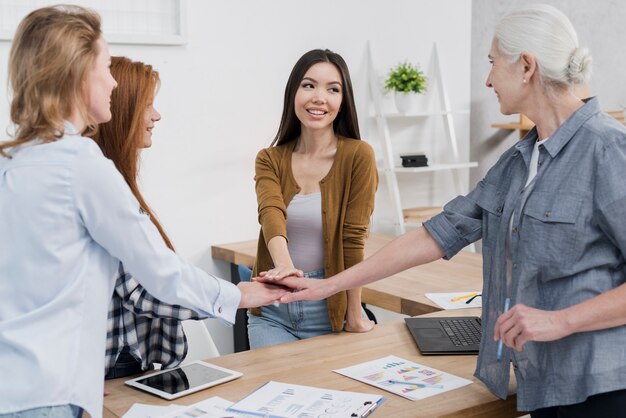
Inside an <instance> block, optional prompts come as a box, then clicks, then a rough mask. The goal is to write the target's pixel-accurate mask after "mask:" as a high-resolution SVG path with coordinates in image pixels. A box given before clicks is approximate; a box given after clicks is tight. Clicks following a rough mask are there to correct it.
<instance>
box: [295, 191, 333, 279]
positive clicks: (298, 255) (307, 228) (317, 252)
mask: <svg viewBox="0 0 626 418" xmlns="http://www.w3.org/2000/svg"><path fill="white" fill-rule="evenodd" d="M287 238H288V242H287V247H288V249H289V255H290V256H291V261H293V265H294V266H295V267H296V268H297V269H300V270H302V271H303V272H305V273H307V272H311V271H316V270H319V269H323V268H324V230H323V225H322V193H321V192H317V193H311V194H307V195H300V194H297V195H295V196H294V197H293V199H292V200H291V202H289V206H288V207H287Z"/></svg>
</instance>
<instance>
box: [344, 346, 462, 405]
mask: <svg viewBox="0 0 626 418" xmlns="http://www.w3.org/2000/svg"><path fill="white" fill-rule="evenodd" d="M334 371H335V372H337V373H339V374H342V375H344V376H348V377H351V378H352V379H356V380H358V381H360V382H363V383H367V384H370V385H372V386H376V387H378V388H381V389H384V390H386V391H389V392H392V393H395V394H396V395H400V396H403V397H405V398H407V399H411V400H414V401H417V400H420V399H424V398H428V397H429V396H434V395H439V394H440V393H444V392H447V391H449V390H452V389H456V388H460V387H463V386H465V385H469V384H470V383H472V382H471V381H470V380H467V379H463V378H462V377H458V376H454V375H452V374H449V373H444V372H442V371H440V370H437V369H433V368H432V367H428V366H423V365H421V364H417V363H413V362H411V361H408V360H404V359H401V358H400V357H396V356H387V357H383V358H381V359H378V360H373V361H368V362H366V363H361V364H357V365H355V366H352V367H346V368H345V369H339V370H334Z"/></svg>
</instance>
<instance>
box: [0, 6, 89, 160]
mask: <svg viewBox="0 0 626 418" xmlns="http://www.w3.org/2000/svg"><path fill="white" fill-rule="evenodd" d="M100 36H101V29H100V16H99V15H98V14H97V13H96V12H94V11H92V10H90V9H86V8H84V7H79V6H70V5H58V6H52V7H44V8H41V9H37V10H35V11H33V12H31V13H30V14H28V15H27V16H26V17H25V18H24V19H23V20H22V22H21V23H20V25H19V26H18V28H17V31H16V33H15V38H14V40H13V44H12V45H11V52H10V57H9V84H10V88H11V90H12V93H13V98H12V100H11V121H12V122H13V123H14V124H15V134H14V138H13V140H12V141H8V142H4V143H2V144H0V154H2V155H3V156H8V154H7V153H6V151H7V150H8V149H9V148H12V147H15V146H18V145H22V144H25V143H27V142H29V141H32V140H34V139H38V140H41V141H43V142H51V141H55V140H57V139H59V138H60V137H62V136H63V133H64V127H63V121H64V120H65V119H67V118H68V117H69V116H70V115H71V114H72V112H73V111H74V110H77V111H78V112H79V114H80V116H81V117H82V119H83V120H84V121H86V123H87V131H88V132H93V131H94V130H95V129H96V127H97V124H96V122H95V120H94V119H93V118H92V117H91V116H90V115H89V112H88V110H87V104H86V103H85V99H84V98H83V90H84V79H85V76H86V74H87V72H88V70H89V69H90V68H91V67H93V65H94V62H95V59H96V55H97V53H98V48H97V45H96V42H97V41H98V39H99V37H100Z"/></svg>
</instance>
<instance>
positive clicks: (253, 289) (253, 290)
mask: <svg viewBox="0 0 626 418" xmlns="http://www.w3.org/2000/svg"><path fill="white" fill-rule="evenodd" d="M237 287H238V288H239V291H241V300H240V301H239V308H256V307H259V306H265V305H270V304H272V303H274V302H277V301H279V300H280V298H281V297H282V296H285V295H287V294H288V293H289V292H290V291H291V290H290V289H286V288H285V287H283V286H275V285H272V284H267V283H256V282H239V283H238V284H237Z"/></svg>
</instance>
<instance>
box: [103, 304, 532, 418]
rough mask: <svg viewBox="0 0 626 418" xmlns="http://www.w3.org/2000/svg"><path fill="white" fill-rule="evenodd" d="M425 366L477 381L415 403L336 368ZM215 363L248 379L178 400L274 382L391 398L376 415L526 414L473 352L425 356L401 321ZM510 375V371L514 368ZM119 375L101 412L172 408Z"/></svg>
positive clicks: (454, 417) (110, 417)
mask: <svg viewBox="0 0 626 418" xmlns="http://www.w3.org/2000/svg"><path fill="white" fill-rule="evenodd" d="M479 314H480V310H479V309H467V310H461V311H458V310H455V311H443V312H438V313H437V314H436V315H437V316H445V315H447V316H456V315H479ZM391 354H393V355H396V356H398V357H402V358H405V359H407V360H411V361H415V362H417V363H420V364H424V365H428V366H431V367H434V368H436V369H439V370H442V371H444V372H448V373H452V374H455V375H457V376H460V377H464V378H466V379H470V380H472V382H474V383H472V384H471V385H467V386H464V387H462V388H459V389H455V390H452V391H450V392H446V393H444V394H441V395H438V396H433V397H430V398H427V399H423V400H421V401H410V400H408V399H404V398H402V397H400V396H398V395H395V394H393V393H390V392H385V391H383V390H381V389H378V388H375V387H373V386H369V385H366V384H364V383H361V382H358V381H356V380H353V379H350V378H348V377H345V376H342V375H340V374H338V373H334V372H333V371H332V370H334V369H339V368H343V367H348V366H352V365H355V364H358V363H362V362H365V361H371V360H375V359H378V358H381V357H385V356H388V355H391ZM208 361H209V362H210V363H213V364H216V365H218V366H222V367H227V368H229V369H233V370H237V371H240V372H242V373H243V376H242V377H241V378H239V379H237V380H234V381H232V382H228V383H225V384H222V385H219V386H216V387H213V388H209V389H205V390H203V391H200V392H197V393H195V394H192V395H188V396H185V397H183V398H179V399H176V400H175V401H174V403H176V404H179V405H190V404H192V403H196V402H199V401H201V400H203V399H207V398H210V397H212V396H220V397H222V398H224V399H227V400H229V401H232V402H236V401H239V400H240V399H242V398H243V397H244V396H246V395H247V394H249V393H250V392H252V391H254V390H255V389H257V388H258V387H260V386H261V385H263V384H264V383H266V382H267V381H269V380H275V381H279V382H285V383H293V384H299V385H308V386H315V387H320V388H329V389H336V390H346V391H352V392H365V393H379V394H382V395H384V396H385V397H386V398H387V400H386V401H385V402H384V403H383V405H382V406H381V407H380V408H378V409H377V410H376V412H374V414H373V416H374V417H380V418H383V417H394V418H404V417H407V418H408V417H410V418H419V417H428V418H433V417H446V418H471V417H497V418H508V417H518V416H520V415H523V414H522V413H519V412H517V411H516V410H515V408H516V405H515V404H516V397H515V395H513V394H514V393H515V383H514V380H511V382H510V383H509V393H511V394H512V395H511V396H509V398H508V399H507V400H506V401H503V400H500V399H498V398H496V397H495V396H494V395H492V394H491V393H490V392H489V391H488V390H487V388H486V387H485V386H484V385H483V384H482V383H480V382H479V381H478V380H477V379H476V378H475V377H473V376H472V374H473V372H474V368H475V366H476V356H471V355H468V356H422V355H420V353H419V350H418V349H417V346H416V345H415V342H414V341H413V339H412V338H411V335H410V333H409V331H408V329H407V328H406V326H405V324H404V321H396V322H391V323H387V324H384V325H378V326H376V327H375V328H374V330H372V331H371V332H368V333H364V334H351V333H341V334H330V335H324V336H321V337H316V338H310V339H308V340H301V341H296V342H293V343H288V344H281V345H277V346H273V347H266V348H261V349H256V350H250V351H246V352H242V353H235V354H229V355H226V356H222V357H217V358H213V359H210V360H208ZM511 375H513V373H511ZM127 379H128V378H121V379H115V380H107V381H106V382H105V390H106V391H108V392H109V395H107V396H106V397H105V398H104V417H105V418H115V417H121V416H122V415H124V414H125V413H126V412H127V411H128V409H129V408H130V407H131V406H132V405H133V404H134V403H137V402H139V403H148V404H153V405H167V404H169V403H170V402H168V401H165V400H162V399H160V398H158V397H156V396H154V395H150V394H147V393H144V392H141V391H139V390H137V389H133V388H131V387H129V386H125V385H124V380H127Z"/></svg>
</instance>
